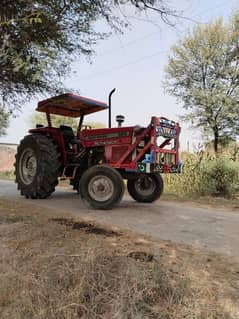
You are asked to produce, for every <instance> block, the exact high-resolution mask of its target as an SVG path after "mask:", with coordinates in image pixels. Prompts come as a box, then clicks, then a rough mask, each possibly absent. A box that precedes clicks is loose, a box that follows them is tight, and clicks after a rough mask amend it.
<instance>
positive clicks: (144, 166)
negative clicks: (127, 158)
mask: <svg viewBox="0 0 239 319" xmlns="http://www.w3.org/2000/svg"><path fill="white" fill-rule="evenodd" d="M137 168H138V172H139V173H150V171H151V170H150V163H138V167H137Z"/></svg>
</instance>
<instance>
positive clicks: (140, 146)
mask: <svg viewBox="0 0 239 319" xmlns="http://www.w3.org/2000/svg"><path fill="white" fill-rule="evenodd" d="M113 92H114V90H113V91H111V93H110V96H109V105H107V104H105V103H102V102H98V101H95V100H92V99H88V98H85V97H82V96H79V95H75V94H70V93H68V94H63V95H60V96H55V97H52V98H50V99H47V100H44V101H41V102H39V103H38V107H37V111H39V112H44V113H46V117H47V122H48V125H47V126H46V127H45V126H43V125H40V124H38V125H36V128H34V129H30V130H29V133H30V134H29V135H27V136H25V137H24V139H23V140H22V141H21V143H20V145H19V146H18V150H17V155H16V163H15V168H16V170H15V173H16V183H17V185H18V189H19V190H20V191H21V195H24V196H25V197H26V198H32V199H34V198H46V197H48V196H50V195H51V193H53V192H54V191H55V187H56V185H57V184H58V178H61V179H70V182H71V184H72V185H73V188H74V189H75V190H77V191H78V192H79V193H80V195H81V197H82V199H83V200H84V202H86V203H87V204H89V205H90V206H91V207H93V208H96V209H111V208H112V207H113V206H114V205H116V204H117V203H119V202H120V201H121V199H122V197H123V194H124V188H125V184H124V180H127V189H128V192H129V194H130V195H131V196H132V198H133V199H135V200H136V201H138V202H144V203H151V202H153V201H155V200H157V199H158V198H159V197H160V195H161V194H162V191H163V180H162V177H161V175H160V173H177V172H180V161H179V157H178V148H179V134H180V126H179V124H178V123H175V122H174V121H170V120H168V119H166V118H164V117H157V116H153V117H152V118H151V120H150V123H149V125H148V126H147V127H140V126H128V127H122V122H123V121H124V117H123V116H122V115H119V116H117V118H116V120H117V121H118V127H114V128H111V95H112V94H113ZM107 109H108V110H109V128H103V129H91V128H90V127H85V126H83V120H84V117H85V116H86V115H87V114H91V113H94V112H98V111H102V110H107ZM51 114H57V115H62V116H68V117H75V118H79V125H78V129H77V132H75V133H74V132H73V129H72V128H71V127H69V126H66V125H60V127H52V123H51Z"/></svg>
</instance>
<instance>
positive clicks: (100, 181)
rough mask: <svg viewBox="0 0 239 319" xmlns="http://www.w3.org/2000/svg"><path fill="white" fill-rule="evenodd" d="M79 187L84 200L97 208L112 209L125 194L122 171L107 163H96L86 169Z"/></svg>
mask: <svg viewBox="0 0 239 319" xmlns="http://www.w3.org/2000/svg"><path fill="white" fill-rule="evenodd" d="M79 187H80V195H81V197H82V199H83V201H84V202H86V203H87V204H89V205H90V206H91V207H92V208H95V209H105V210H106V209H111V208H112V207H113V206H115V205H116V204H118V203H119V202H120V201H121V199H122V197H123V194H124V182H123V179H122V177H121V175H120V173H119V172H118V171H117V170H115V169H114V168H112V167H110V166H106V165H95V166H92V167H90V168H89V169H88V170H87V171H85V173H84V174H83V175H82V177H81V179H80V186H79Z"/></svg>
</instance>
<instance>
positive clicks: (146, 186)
mask: <svg viewBox="0 0 239 319" xmlns="http://www.w3.org/2000/svg"><path fill="white" fill-rule="evenodd" d="M135 189H136V190H137V192H138V193H139V194H141V195H143V196H149V195H151V194H152V193H153V192H154V191H155V189H156V185H155V182H154V180H153V179H152V178H151V177H148V176H147V177H142V178H139V179H138V180H137V181H136V182H135Z"/></svg>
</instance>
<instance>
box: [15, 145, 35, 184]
mask: <svg viewBox="0 0 239 319" xmlns="http://www.w3.org/2000/svg"><path fill="white" fill-rule="evenodd" d="M19 166H20V167H19V174H20V178H21V180H22V181H23V183H24V184H26V185H29V184H31V183H32V182H33V180H34V178H35V176H36V172H37V159H36V155H35V153H34V151H33V150H32V149H30V148H27V149H26V150H24V151H23V153H22V155H21V158H20V160H19Z"/></svg>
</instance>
